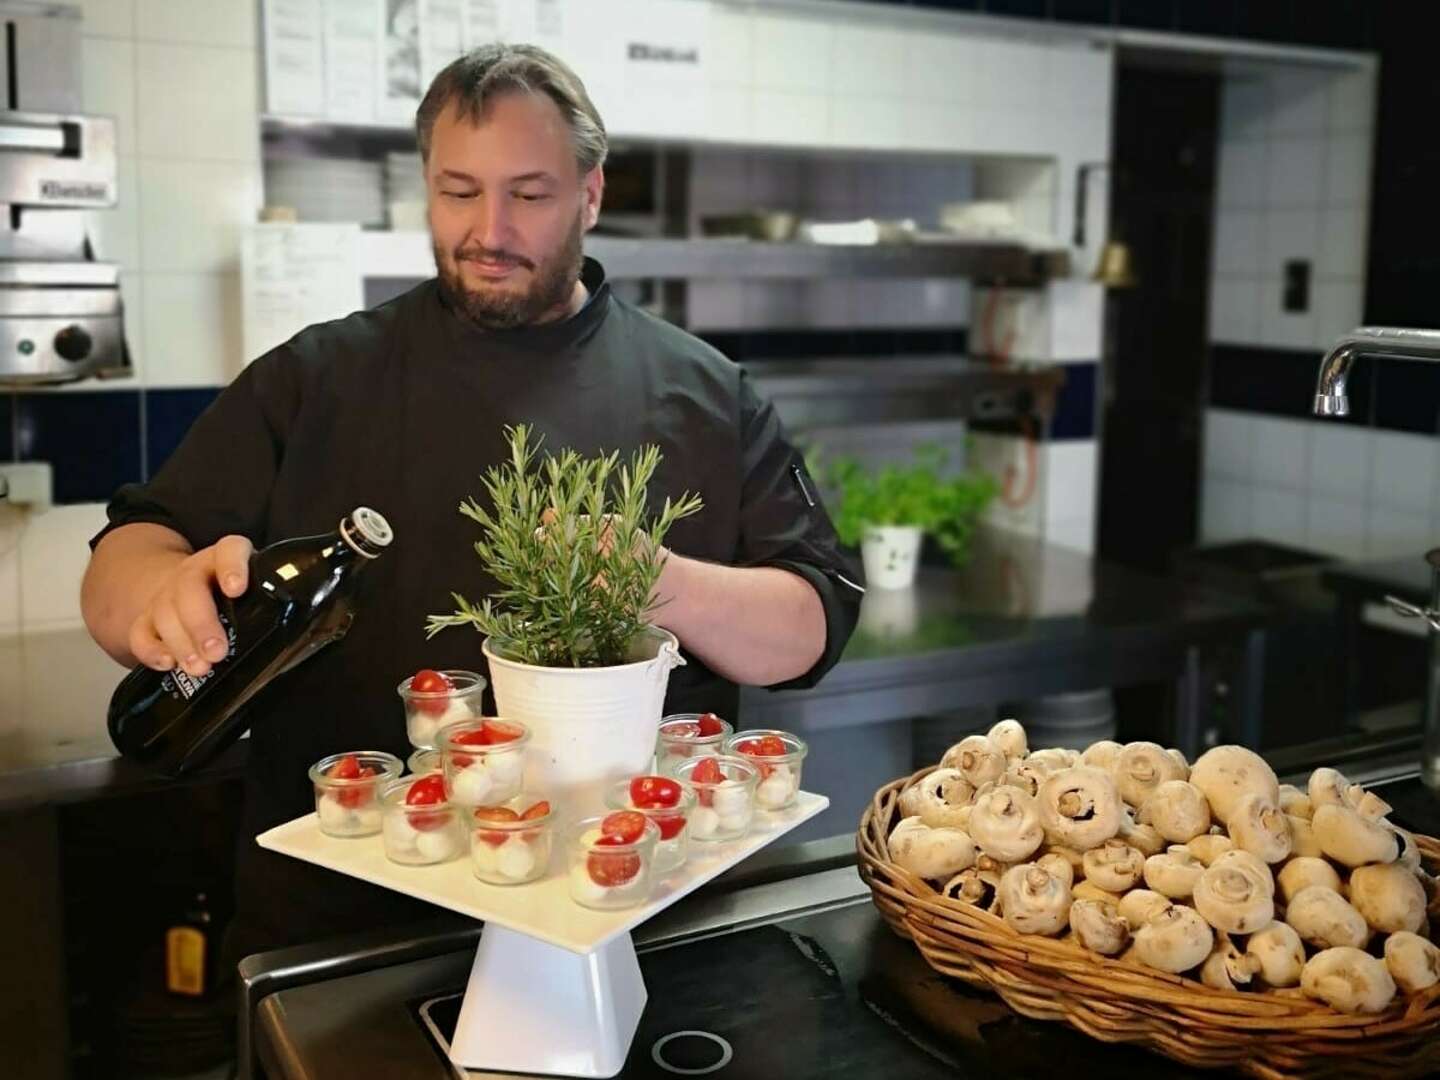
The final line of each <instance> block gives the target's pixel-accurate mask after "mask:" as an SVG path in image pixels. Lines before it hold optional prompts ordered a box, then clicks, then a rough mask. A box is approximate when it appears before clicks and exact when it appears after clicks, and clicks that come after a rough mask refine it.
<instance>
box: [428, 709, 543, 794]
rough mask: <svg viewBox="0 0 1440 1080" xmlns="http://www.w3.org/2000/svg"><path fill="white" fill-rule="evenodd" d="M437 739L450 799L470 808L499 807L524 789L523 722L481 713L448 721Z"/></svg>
mask: <svg viewBox="0 0 1440 1080" xmlns="http://www.w3.org/2000/svg"><path fill="white" fill-rule="evenodd" d="M437 738H438V742H439V745H440V768H441V771H442V772H443V773H444V775H445V794H446V795H447V796H449V798H450V801H451V802H454V803H457V804H459V805H460V806H468V807H471V808H474V807H476V806H501V805H503V804H505V803H507V802H509V801H510V800H511V799H513V798H515V797H516V796H518V795H519V794H520V792H521V791H522V790H523V789H524V786H525V746H526V744H527V743H529V741H530V729H529V728H527V727H526V726H525V725H524V724H519V723H516V722H515V721H513V720H501V719H499V718H498V717H494V716H482V717H480V718H478V719H475V720H465V721H462V722H461V723H458V724H449V725H447V726H446V727H445V728H443V729H442V730H441V732H440V734H439V736H438V737H437ZM481 739H493V740H503V741H491V742H482V741H479V740H481Z"/></svg>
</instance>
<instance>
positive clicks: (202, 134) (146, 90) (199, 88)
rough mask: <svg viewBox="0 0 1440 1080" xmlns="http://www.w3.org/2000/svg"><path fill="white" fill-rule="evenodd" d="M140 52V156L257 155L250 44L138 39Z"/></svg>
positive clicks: (254, 77)
mask: <svg viewBox="0 0 1440 1080" xmlns="http://www.w3.org/2000/svg"><path fill="white" fill-rule="evenodd" d="M135 58H136V63H137V64H138V70H137V87H138V94H139V97H138V100H139V105H138V108H139V117H140V131H139V135H140V153H141V155H142V156H146V157H171V158H188V159H191V160H197V159H198V160H210V161H255V160H258V159H259V157H260V128H259V124H258V123H257V116H258V112H259V87H258V78H257V73H256V68H255V64H256V60H255V50H254V49H253V48H250V49H245V48H222V47H218V46H210V45H174V44H168V43H167V44H162V43H158V42H151V41H141V42H139V44H138V45H137V47H136V54H135Z"/></svg>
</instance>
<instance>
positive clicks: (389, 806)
mask: <svg viewBox="0 0 1440 1080" xmlns="http://www.w3.org/2000/svg"><path fill="white" fill-rule="evenodd" d="M427 775H428V776H434V775H435V774H434V773H429V774H427ZM425 779H426V777H425V776H418V777H416V776H408V777H405V778H404V779H402V780H397V781H395V782H394V783H392V784H390V785H389V786H387V787H386V788H385V790H384V792H383V793H382V794H381V797H380V806H381V810H382V812H383V813H384V818H385V822H384V825H385V827H384V829H383V832H382V835H383V836H384V838H385V857H386V858H387V859H389V860H390V861H391V862H397V863H403V864H404V865H406V866H430V865H431V864H432V863H442V862H449V861H450V860H451V859H453V858H455V856H457V855H459V854H460V852H461V851H462V850H464V846H465V841H464V832H463V831H462V829H461V824H460V821H461V819H460V813H461V812H460V810H459V809H458V808H457V807H455V806H454V805H453V804H451V803H450V802H448V801H445V802H427V803H417V804H415V805H413V806H412V805H411V804H409V803H407V802H406V801H405V800H406V797H407V796H408V795H409V794H410V789H411V788H412V787H414V785H415V784H417V783H420V782H422V781H424V780H425Z"/></svg>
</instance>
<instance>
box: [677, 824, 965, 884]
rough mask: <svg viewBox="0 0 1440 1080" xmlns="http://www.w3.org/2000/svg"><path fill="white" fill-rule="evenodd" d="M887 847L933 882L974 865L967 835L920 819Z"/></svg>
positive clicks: (894, 834)
mask: <svg viewBox="0 0 1440 1080" xmlns="http://www.w3.org/2000/svg"><path fill="white" fill-rule="evenodd" d="M692 823H693V819H692ZM889 848H890V858H891V859H892V860H893V861H894V862H895V863H896V864H897V865H899V866H901V867H903V868H905V869H906V870H909V871H910V872H911V873H912V874H915V875H917V876H919V877H922V878H928V879H930V880H933V881H946V880H948V879H950V878H952V877H954V876H955V875H956V874H958V873H959V872H960V871H961V870H965V869H967V868H968V867H970V866H972V865H973V864H974V862H975V843H974V841H973V840H971V839H970V836H969V834H968V833H964V832H961V831H960V830H959V829H932V828H930V826H928V825H926V824H925V823H924V822H923V821H921V820H920V819H919V818H906V819H905V820H904V821H901V822H900V823H899V824H898V825H896V826H895V828H894V829H893V830H892V831H891V833H890V840H889Z"/></svg>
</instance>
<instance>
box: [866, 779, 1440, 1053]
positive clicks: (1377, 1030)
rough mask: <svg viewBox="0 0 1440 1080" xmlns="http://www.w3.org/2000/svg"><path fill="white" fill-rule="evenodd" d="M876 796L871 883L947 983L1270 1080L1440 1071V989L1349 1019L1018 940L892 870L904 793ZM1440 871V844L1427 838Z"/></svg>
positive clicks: (869, 819)
mask: <svg viewBox="0 0 1440 1080" xmlns="http://www.w3.org/2000/svg"><path fill="white" fill-rule="evenodd" d="M928 772H930V770H929V769H922V770H921V771H920V772H918V773H916V774H915V776H913V777H910V778H908V779H902V780H897V781H895V782H894V783H893V784H889V785H887V786H885V787H883V788H881V789H880V790H879V791H878V792H876V794H875V798H874V800H873V801H872V802H871V804H870V807H869V809H868V810H866V811H865V814H864V816H863V817H862V818H861V820H860V833H859V837H858V847H859V862H860V875H861V877H862V878H863V879H864V880H865V882H866V884H868V885H869V886H870V889H871V892H872V893H873V894H874V899H875V906H876V907H877V908H878V909H879V910H880V914H881V915H882V916H883V917H884V918H885V921H886V922H888V923H889V924H890V926H891V928H892V929H894V931H895V932H896V933H897V934H899V935H900V936H901V937H907V938H910V939H911V940H912V941H914V942H915V944H916V945H917V946H919V948H920V952H921V955H923V956H924V957H925V960H926V962H927V963H929V964H930V966H931V967H933V968H934V969H935V970H936V971H939V972H940V973H941V974H943V975H950V976H953V977H955V978H957V979H962V980H964V981H965V982H967V983H969V984H970V985H972V986H976V987H981V988H984V989H988V990H993V991H994V992H995V993H997V994H999V995H1000V997H1001V998H1002V999H1004V1001H1005V1002H1006V1004H1008V1005H1009V1006H1010V1007H1011V1008H1012V1009H1014V1010H1015V1011H1016V1012H1018V1013H1020V1014H1022V1015H1024V1016H1028V1017H1031V1018H1033V1019H1036V1020H1060V1021H1063V1022H1064V1023H1067V1024H1069V1025H1070V1026H1071V1027H1075V1028H1079V1029H1080V1030H1081V1031H1083V1032H1085V1033H1086V1034H1087V1035H1091V1036H1094V1037H1095V1038H1097V1039H1100V1040H1102V1041H1104V1042H1125V1043H1139V1044H1141V1045H1142V1046H1146V1047H1149V1048H1150V1049H1152V1050H1156V1051H1158V1052H1160V1053H1162V1054H1165V1055H1166V1056H1168V1057H1172V1058H1174V1059H1176V1060H1177V1061H1182V1062H1184V1063H1185V1064H1187V1065H1197V1066H1201V1067H1206V1068H1233V1069H1239V1070H1240V1071H1242V1072H1245V1073H1248V1074H1249V1075H1251V1076H1256V1077H1261V1078H1263V1080H1279V1078H1282V1077H1297V1076H1306V1077H1336V1078H1339V1077H1356V1078H1360V1077H1366V1078H1373V1077H1375V1076H1376V1075H1377V1074H1383V1075H1385V1076H1433V1075H1437V1074H1440V986H1437V987H1432V988H1431V989H1430V990H1428V991H1425V992H1424V993H1421V994H1416V995H1412V996H1408V997H1397V998H1396V1001H1395V1004H1394V1005H1393V1006H1392V1007H1391V1008H1390V1009H1389V1010H1387V1011H1386V1012H1384V1013H1381V1014H1379V1015H1376V1016H1351V1015H1346V1014H1343V1013H1338V1012H1336V1011H1334V1010H1333V1009H1331V1008H1329V1007H1328V1006H1326V1005H1324V1004H1321V1003H1319V1002H1315V1001H1311V1000H1309V999H1306V998H1303V997H1300V996H1299V995H1298V992H1296V993H1295V995H1294V996H1290V995H1289V994H1274V993H1269V994H1255V993H1241V992H1233V991H1221V990H1212V989H1210V988H1209V987H1207V986H1205V985H1203V984H1202V983H1200V982H1198V981H1196V980H1194V979H1187V978H1183V977H1181V976H1178V975H1168V974H1166V973H1164V972H1160V971H1155V970H1153V969H1151V968H1148V967H1143V966H1140V965H1136V964H1131V963H1126V962H1123V961H1120V960H1112V959H1108V958H1106V957H1102V956H1099V955H1098V954H1096V953H1092V952H1090V951H1088V950H1086V949H1083V948H1081V947H1080V946H1079V945H1076V944H1074V943H1072V942H1067V941H1061V940H1058V939H1055V938H1047V937H1039V936H1036V935H1032V934H1019V933H1016V932H1015V931H1014V930H1012V929H1010V927H1009V926H1008V925H1006V923H1005V921H1004V920H1003V919H1000V918H998V917H996V916H994V915H991V914H989V913H988V912H985V911H982V910H980V909H979V908H977V907H974V906H973V905H970V904H964V903H960V902H959V901H955V900H950V899H948V898H947V897H944V896H942V895H940V894H939V893H937V892H936V891H935V890H934V889H932V888H931V887H930V886H929V885H928V884H926V883H925V882H924V881H923V880H921V879H920V878H917V877H916V876H915V875H914V874H911V873H910V872H909V871H907V870H904V869H902V868H901V867H899V866H896V865H895V864H894V863H892V862H891V861H890V853H889V850H888V849H887V847H886V839H887V837H888V836H889V835H890V829H891V828H892V827H893V825H894V824H895V821H896V819H897V810H896V800H897V799H898V798H899V795H900V792H901V790H903V789H904V788H905V787H907V786H908V785H909V784H910V783H912V782H913V781H915V780H918V779H919V778H920V777H922V776H924V775H925V774H926V773H928ZM1417 840H1418V843H1419V846H1420V849H1421V853H1422V855H1423V857H1424V859H1425V862H1426V863H1427V865H1428V866H1429V867H1430V868H1431V869H1432V870H1433V869H1434V867H1435V866H1437V865H1440V842H1437V841H1436V840H1435V839H1433V838H1431V837H1417Z"/></svg>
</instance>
